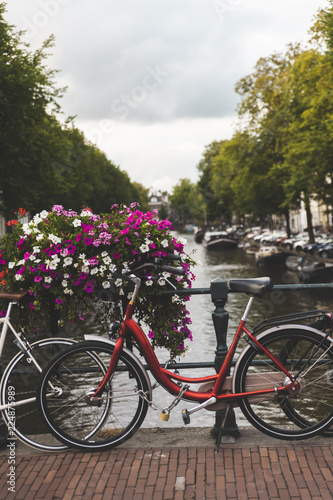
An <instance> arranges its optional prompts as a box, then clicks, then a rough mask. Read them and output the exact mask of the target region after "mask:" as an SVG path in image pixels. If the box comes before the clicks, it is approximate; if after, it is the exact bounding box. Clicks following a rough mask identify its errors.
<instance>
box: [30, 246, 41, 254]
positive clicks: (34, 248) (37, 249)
mask: <svg viewBox="0 0 333 500" xmlns="http://www.w3.org/2000/svg"><path fill="white" fill-rule="evenodd" d="M32 251H33V253H39V252H40V247H32Z"/></svg>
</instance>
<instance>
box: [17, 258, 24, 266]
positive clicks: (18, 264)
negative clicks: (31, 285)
mask: <svg viewBox="0 0 333 500" xmlns="http://www.w3.org/2000/svg"><path fill="white" fill-rule="evenodd" d="M23 264H25V260H24V259H22V260H19V261H18V263H17V264H16V265H17V266H23Z"/></svg>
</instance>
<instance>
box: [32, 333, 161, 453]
mask: <svg viewBox="0 0 333 500" xmlns="http://www.w3.org/2000/svg"><path fill="white" fill-rule="evenodd" d="M113 351H114V344H112V343H111V342H101V341H86V342H80V343H79V344H77V345H75V346H73V347H71V348H69V349H66V351H64V352H63V353H61V354H60V355H59V356H57V357H56V358H54V359H53V360H52V361H51V363H50V364H49V365H48V366H47V367H46V369H45V370H44V372H43V374H42V377H41V379H40V384H39V387H38V392H37V399H38V402H39V406H40V409H41V412H42V414H43V418H44V419H45V422H46V425H47V426H48V428H49V430H50V432H51V433H52V434H53V435H54V436H55V437H57V438H58V439H59V440H60V441H62V442H63V443H64V444H67V445H69V446H71V447H73V448H77V449H80V450H84V451H98V450H106V449H110V448H113V447H115V446H118V445H119V444H121V443H123V442H124V441H126V440H127V439H129V438H130V437H131V436H132V435H133V434H134V433H135V432H136V431H137V429H138V428H139V427H140V425H141V423H142V422H143V420H144V418H145V416H146V413H147V410H148V402H147V400H146V399H144V398H143V397H142V394H143V393H145V394H148V395H150V394H151V389H150V382H149V379H148V376H147V373H146V372H145V370H144V368H143V366H142V365H141V363H140V362H139V361H138V360H137V359H136V357H135V356H134V355H133V354H132V353H130V352H127V349H124V350H123V351H122V353H121V355H120V359H119V362H118V365H117V370H116V371H115V372H114V373H113V375H112V377H111V379H110V381H109V382H108V383H107V385H106V387H105V388H104V392H103V394H102V395H101V397H100V398H98V400H97V401H96V404H95V405H91V404H89V403H88V401H87V399H86V396H87V393H88V392H89V391H90V390H91V391H92V392H94V391H95V390H96V388H97V387H98V385H99V383H100V382H101V380H102V378H103V376H104V373H105V369H102V368H101V367H102V365H104V366H105V367H108V365H109V362H110V359H111V356H112V354H113ZM79 367H80V369H79ZM50 383H52V385H55V386H56V387H57V389H60V391H61V396H60V397H57V396H56V397H48V392H49V389H48V387H49V384H50ZM139 391H140V392H139ZM108 402H109V405H108V408H107V409H106V408H104V406H105V405H106V404H107V403H108ZM105 409H106V412H105V411H104V410H105ZM103 412H104V414H103Z"/></svg>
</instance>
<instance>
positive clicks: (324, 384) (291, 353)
mask: <svg viewBox="0 0 333 500" xmlns="http://www.w3.org/2000/svg"><path fill="white" fill-rule="evenodd" d="M258 340H260V343H261V345H262V346H263V347H265V349H267V350H268V351H269V352H270V353H271V354H273V355H274V356H275V357H276V358H277V359H278V360H279V361H280V363H281V364H282V365H283V366H284V367H285V368H286V369H287V370H288V372H289V373H290V374H291V375H293V376H294V377H296V381H297V386H296V387H295V388H291V389H289V390H287V389H286V390H285V391H284V392H278V391H277V390H276V391H275V392H272V393H271V394H270V395H269V394H266V395H261V396H260V395H259V396H258V395H256V396H249V397H244V398H243V399H242V400H241V401H240V407H241V409H242V411H243V413H244V415H245V417H246V418H247V419H248V420H249V422H251V423H252V424H253V425H254V426H255V427H256V428H257V429H259V430H260V431H262V432H264V433H265V434H268V435H269V436H272V437H275V438H278V439H305V438H309V437H312V436H314V435H316V434H318V433H320V432H322V431H324V430H325V429H326V428H327V427H328V426H329V425H330V424H331V423H332V421H333V343H332V341H331V340H329V339H325V336H324V335H321V334H320V333H319V332H318V333H317V332H315V331H311V330H303V329H302V328H295V329H288V328H287V329H283V328H281V329H279V330H278V331H276V330H275V331H273V332H270V333H263V334H261V335H260V336H258ZM288 384H289V379H288V377H286V375H285V374H284V373H283V371H282V370H280V369H279V368H278V367H277V366H276V365H274V364H272V362H271V360H270V359H269V358H268V356H267V355H266V354H265V353H264V352H263V351H262V350H260V351H259V350H258V349H256V348H254V347H248V348H246V349H245V351H244V352H243V354H242V355H241V357H240V359H239V362H238V365H237V367H236V373H235V387H234V390H235V392H239V393H246V392H251V391H256V390H260V389H261V388H265V389H268V388H271V389H275V388H276V389H277V388H279V387H284V386H287V385H288Z"/></svg>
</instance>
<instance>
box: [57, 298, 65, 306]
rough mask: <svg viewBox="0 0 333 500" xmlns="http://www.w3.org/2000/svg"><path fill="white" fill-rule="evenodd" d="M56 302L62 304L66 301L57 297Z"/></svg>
mask: <svg viewBox="0 0 333 500" xmlns="http://www.w3.org/2000/svg"><path fill="white" fill-rule="evenodd" d="M55 303H56V304H58V305H61V304H63V303H64V301H63V300H62V299H55Z"/></svg>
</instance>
